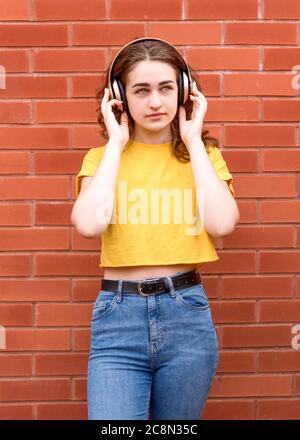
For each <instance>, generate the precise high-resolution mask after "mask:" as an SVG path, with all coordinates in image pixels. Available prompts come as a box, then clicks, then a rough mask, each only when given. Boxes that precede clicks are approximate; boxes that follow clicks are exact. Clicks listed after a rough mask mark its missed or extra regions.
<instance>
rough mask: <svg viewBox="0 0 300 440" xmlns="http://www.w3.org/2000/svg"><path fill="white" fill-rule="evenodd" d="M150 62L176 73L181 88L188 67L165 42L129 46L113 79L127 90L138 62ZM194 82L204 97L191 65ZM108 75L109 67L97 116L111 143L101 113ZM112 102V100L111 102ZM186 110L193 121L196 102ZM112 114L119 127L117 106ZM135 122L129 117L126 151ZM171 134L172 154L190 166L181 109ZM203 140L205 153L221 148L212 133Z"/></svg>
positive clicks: (99, 93) (99, 91)
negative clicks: (164, 65) (180, 114)
mask: <svg viewBox="0 0 300 440" xmlns="http://www.w3.org/2000/svg"><path fill="white" fill-rule="evenodd" d="M144 60H150V61H161V62H163V63H168V64H170V65H171V66H172V67H173V68H174V69H175V72H176V80H177V84H178V79H179V69H182V70H185V65H184V62H183V60H182V59H181V57H180V56H179V54H178V53H177V52H176V50H174V49H173V48H172V47H170V46H168V45H167V44H165V43H164V42H163V41H155V40H154V41H153V40H152V41H151V40H150V41H145V40H144V41H139V42H137V43H135V44H132V45H129V46H127V47H126V48H124V49H123V50H122V52H121V53H120V54H119V55H118V57H117V60H116V62H115V64H114V68H113V71H112V77H115V76H118V78H119V79H120V80H121V82H122V85H123V87H124V90H125V84H126V78H127V75H128V74H129V73H130V72H131V71H132V70H133V69H134V65H135V64H136V63H137V62H139V61H144ZM188 67H189V70H190V74H191V78H192V80H194V81H195V82H196V85H197V88H198V90H200V92H201V93H202V88H201V85H200V84H199V81H198V78H197V73H196V72H195V71H194V70H193V69H191V68H190V66H189V65H188ZM108 73H109V67H108V69H107V70H106V77H105V81H104V84H103V85H102V86H100V87H99V88H98V89H97V91H96V99H97V103H98V104H99V107H97V112H98V117H97V120H98V124H99V125H100V127H101V129H102V132H101V135H102V136H103V137H104V138H105V139H106V140H107V141H108V140H109V136H108V133H107V129H106V126H105V123H104V119H103V115H102V112H101V102H102V99H103V96H104V89H105V87H108V83H109V81H108ZM110 99H112V98H110ZM184 108H185V111H186V117H187V120H189V119H190V118H191V114H192V110H193V101H192V100H191V99H190V98H188V99H187V101H186V103H185V104H184ZM112 111H113V113H114V115H115V118H116V120H117V122H118V123H120V119H121V115H122V111H121V110H120V109H119V108H117V107H116V106H113V107H112ZM134 124H135V122H134V120H133V118H132V116H131V115H130V113H129V114H128V128H129V139H130V140H129V142H128V143H127V145H126V149H127V148H128V147H129V146H130V144H131V142H132V141H133V139H132V134H133V130H134ZM171 132H172V135H173V141H172V152H173V153H174V154H175V156H176V157H177V159H178V160H180V161H182V162H188V161H189V160H190V155H189V151H188V149H187V147H186V145H185V143H184V142H183V140H182V139H181V137H180V130H179V106H178V109H177V112H176V115H175V117H174V119H173V121H172V122H171ZM201 139H202V142H203V143H204V145H205V147H206V149H207V148H208V146H209V145H213V146H215V147H218V146H219V141H218V139H217V138H215V137H213V136H210V135H209V130H203V129H202V132H201Z"/></svg>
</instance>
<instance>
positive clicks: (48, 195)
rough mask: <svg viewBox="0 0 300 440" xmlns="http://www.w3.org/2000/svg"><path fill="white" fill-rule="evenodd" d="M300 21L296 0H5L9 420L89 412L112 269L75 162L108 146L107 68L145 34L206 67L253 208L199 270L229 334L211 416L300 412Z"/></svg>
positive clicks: (1, 218)
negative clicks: (78, 211)
mask: <svg viewBox="0 0 300 440" xmlns="http://www.w3.org/2000/svg"><path fill="white" fill-rule="evenodd" d="M299 18H300V3H299V1H298V0H243V2H240V1H237V0H214V1H213V0H159V1H152V2H142V1H139V0H126V1H124V0H107V1H105V0H64V1H62V0H61V1H57V0H51V1H44V0H0V65H1V66H3V67H4V69H5V72H6V85H5V88H2V89H0V99H1V101H0V148H1V151H0V174H1V176H0V193H1V201H0V222H1V228H0V246H1V251H2V252H1V254H0V267H1V269H0V276H1V278H0V300H1V302H0V325H1V326H2V330H3V332H4V331H5V341H6V348H5V349H1V350H0V400H1V401H0V419H86V418H87V407H86V374H87V360H88V350H89V338H90V318H91V311H92V303H93V301H94V299H95V297H96V295H97V293H98V290H99V287H100V279H101V276H102V273H101V272H100V270H99V268H98V259H99V254H98V240H88V239H85V238H83V237H80V236H79V235H78V234H77V233H76V231H75V229H74V228H73V227H72V225H71V223H70V213H71V209H72V204H73V201H74V197H75V174H76V173H77V172H78V171H79V168H80V165H81V161H82V158H83V155H84V153H85V152H86V151H87V150H88V149H89V148H90V147H91V146H97V145H101V144H103V143H102V140H101V139H100V138H99V135H98V126H97V124H96V112H95V108H96V102H95V90H96V88H97V86H98V83H99V80H101V79H102V78H103V71H104V69H106V67H107V66H108V65H109V63H110V61H111V60H112V57H113V55H114V54H115V53H116V51H117V50H118V49H119V48H120V47H121V46H123V45H124V44H126V43H127V42H129V41H130V40H132V39H134V38H138V37H143V36H154V37H159V38H163V39H165V40H168V41H170V42H171V43H172V44H174V45H176V47H177V48H179V49H180V50H182V51H183V53H184V54H185V56H186V58H187V60H188V62H189V63H190V65H191V66H192V67H193V68H194V69H196V70H197V71H198V73H199V79H200V82H201V84H202V87H203V92H204V94H205V96H206V97H207V100H208V110H207V113H206V120H205V122H206V125H207V127H208V128H210V131H211V133H212V134H214V135H216V136H217V137H218V138H219V139H220V144H221V146H222V150H223V155H224V158H225V159H226V162H227V164H228V167H229V169H230V171H231V172H232V173H233V175H234V187H235V191H236V196H237V202H238V206H239V208H240V212H241V220H240V223H239V225H238V226H237V228H236V230H235V231H234V233H233V234H231V235H230V236H228V237H225V238H223V239H220V240H216V245H217V248H218V254H219V255H220V257H221V258H220V260H219V261H218V262H214V263H209V264H207V265H205V266H204V267H203V271H202V273H203V274H204V277H203V278H204V284H205V287H206V289H207V292H208V294H209V297H210V300H211V307H212V312H213V317H214V321H215V324H216V327H217V331H218V337H219V345H220V362H219V367H218V371H217V375H216V378H215V381H214V383H213V387H212V390H211V392H210V395H209V399H208V402H207V405H206V408H205V412H204V418H209V419H228V418H233V419H265V418H267V419H278V418H288V419H292V418H299V414H300V373H299V365H300V349H298V350H297V349H294V348H293V347H292V338H293V337H295V335H293V334H292V329H293V326H295V325H297V324H298V325H299V324H300V276H299V272H300V249H299V247H300V228H299V219H300V207H299V206H300V205H299V193H300V176H299V167H300V156H299V151H300V131H299V120H300V102H299V88H300V80H298V83H299V86H297V84H296V87H295V86H294V87H293V86H292V84H293V83H292V81H293V79H294V81H295V79H296V78H295V77H296V73H297V72H292V69H293V67H294V66H297V65H298V71H299V69H300V68H299V64H300V47H299V43H300V24H299ZM298 333H299V330H298ZM298 343H299V344H300V340H299V339H298Z"/></svg>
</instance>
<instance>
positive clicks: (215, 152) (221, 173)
mask: <svg viewBox="0 0 300 440" xmlns="http://www.w3.org/2000/svg"><path fill="white" fill-rule="evenodd" d="M208 157H209V159H210V162H211V164H212V166H213V167H214V170H215V172H216V173H217V176H218V177H219V179H221V180H226V181H227V184H228V187H229V189H230V191H231V193H232V195H233V197H235V193H234V188H233V177H232V175H231V174H230V172H229V170H228V168H227V165H226V162H225V160H224V158H223V156H222V153H221V150H220V148H218V147H215V146H209V151H208Z"/></svg>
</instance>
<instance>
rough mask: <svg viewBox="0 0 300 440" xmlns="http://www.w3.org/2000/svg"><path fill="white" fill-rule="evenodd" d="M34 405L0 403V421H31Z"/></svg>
mask: <svg viewBox="0 0 300 440" xmlns="http://www.w3.org/2000/svg"><path fill="white" fill-rule="evenodd" d="M33 409H34V405H28V403H26V404H25V405H22V404H11V403H9V404H6V403H2V404H1V403H0V418H1V420H33V419H34V416H33Z"/></svg>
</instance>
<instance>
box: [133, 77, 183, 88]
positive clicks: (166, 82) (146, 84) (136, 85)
mask: <svg viewBox="0 0 300 440" xmlns="http://www.w3.org/2000/svg"><path fill="white" fill-rule="evenodd" d="M168 83H175V81H172V80H170V79H169V80H167V81H161V82H160V83H159V84H158V85H159V86H161V85H163V84H168ZM150 85H151V84H149V83H145V82H144V83H136V84H134V86H132V88H134V87H138V86H150Z"/></svg>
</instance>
